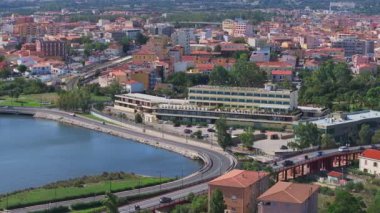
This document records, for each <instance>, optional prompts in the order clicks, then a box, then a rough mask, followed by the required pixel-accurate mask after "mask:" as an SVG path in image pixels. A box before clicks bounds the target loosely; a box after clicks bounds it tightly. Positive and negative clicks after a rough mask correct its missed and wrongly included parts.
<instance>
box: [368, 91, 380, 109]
mask: <svg viewBox="0 0 380 213" xmlns="http://www.w3.org/2000/svg"><path fill="white" fill-rule="evenodd" d="M366 100H367V103H368V105H369V107H370V108H372V109H373V108H378V107H379V106H380V86H379V87H375V88H371V89H369V90H368V91H367V94H366Z"/></svg>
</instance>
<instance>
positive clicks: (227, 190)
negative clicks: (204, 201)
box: [208, 169, 269, 213]
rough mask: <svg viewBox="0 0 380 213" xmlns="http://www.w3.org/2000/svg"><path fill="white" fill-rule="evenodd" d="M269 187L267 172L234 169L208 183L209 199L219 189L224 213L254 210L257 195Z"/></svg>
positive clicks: (242, 212) (244, 212)
mask: <svg viewBox="0 0 380 213" xmlns="http://www.w3.org/2000/svg"><path fill="white" fill-rule="evenodd" d="M268 187H269V174H268V173H267V172H262V171H259V172H257V171H245V170H238V169H234V170H232V171H230V172H228V173H226V174H224V175H222V176H220V177H218V178H216V179H214V180H212V181H210V182H209V183H208V196H209V201H210V199H211V196H212V193H213V192H214V191H215V190H216V189H219V190H220V191H221V192H222V193H223V198H224V202H225V204H226V206H227V208H226V209H225V211H224V212H226V213H246V212H256V206H257V197H259V196H260V195H261V194H262V193H264V191H265V190H267V189H268Z"/></svg>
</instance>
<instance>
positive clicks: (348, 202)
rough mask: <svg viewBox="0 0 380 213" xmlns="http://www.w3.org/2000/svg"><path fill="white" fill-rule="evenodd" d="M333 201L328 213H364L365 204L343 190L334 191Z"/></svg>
mask: <svg viewBox="0 0 380 213" xmlns="http://www.w3.org/2000/svg"><path fill="white" fill-rule="evenodd" d="M335 194H336V196H335V200H334V202H333V203H332V204H330V205H329V206H328V209H327V212H329V213H364V212H365V211H364V209H365V204H364V202H363V201H362V199H361V198H356V197H355V196H353V195H352V194H350V193H349V192H347V191H345V190H339V189H338V190H336V193H335Z"/></svg>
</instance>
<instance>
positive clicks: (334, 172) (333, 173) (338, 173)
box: [327, 171, 343, 178]
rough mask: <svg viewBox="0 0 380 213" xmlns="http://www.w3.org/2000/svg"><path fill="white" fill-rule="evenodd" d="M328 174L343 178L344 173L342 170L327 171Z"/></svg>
mask: <svg viewBox="0 0 380 213" xmlns="http://www.w3.org/2000/svg"><path fill="white" fill-rule="evenodd" d="M327 176H330V177H336V178H341V177H342V176H343V174H342V173H340V172H336V171H331V172H329V173H327Z"/></svg>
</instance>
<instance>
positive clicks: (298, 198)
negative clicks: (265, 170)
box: [258, 182, 319, 203]
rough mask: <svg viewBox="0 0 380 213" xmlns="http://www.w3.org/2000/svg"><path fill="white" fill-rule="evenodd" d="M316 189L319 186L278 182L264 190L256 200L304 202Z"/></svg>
mask: <svg viewBox="0 0 380 213" xmlns="http://www.w3.org/2000/svg"><path fill="white" fill-rule="evenodd" d="M318 189H319V186H318V185H313V184H301V183H291V182H278V183H276V184H275V185H274V186H272V187H271V188H270V189H268V190H267V191H266V192H264V193H263V194H262V195H261V196H260V197H259V198H258V200H260V201H272V202H283V203H304V202H305V201H306V200H307V199H308V198H309V197H310V196H311V195H312V194H313V193H314V192H315V191H317V190H318Z"/></svg>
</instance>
